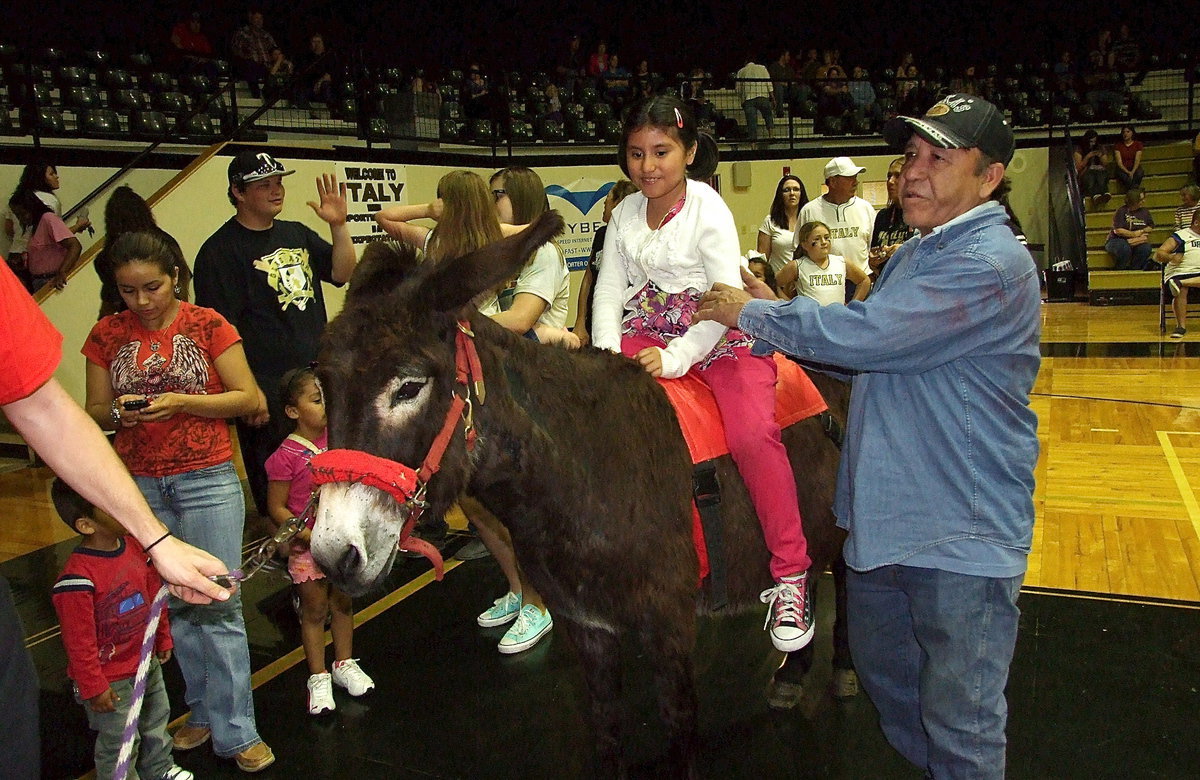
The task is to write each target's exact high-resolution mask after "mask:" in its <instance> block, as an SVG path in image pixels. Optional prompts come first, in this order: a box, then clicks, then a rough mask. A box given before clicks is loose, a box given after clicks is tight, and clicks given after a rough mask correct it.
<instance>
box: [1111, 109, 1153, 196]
mask: <svg viewBox="0 0 1200 780" xmlns="http://www.w3.org/2000/svg"><path fill="white" fill-rule="evenodd" d="M1144 148H1145V145H1144V144H1143V143H1142V142H1141V141H1139V140H1137V131H1135V130H1134V129H1133V125H1124V126H1123V127H1121V140H1119V141H1117V143H1116V144H1115V145H1114V146H1113V151H1114V152H1115V153H1116V163H1117V181H1119V182H1121V184H1122V186H1124V187H1125V189H1127V190H1128V189H1131V188H1134V187H1141V186H1142V177H1143V176H1145V175H1146V169H1145V168H1143V167H1142V150H1143V149H1144Z"/></svg>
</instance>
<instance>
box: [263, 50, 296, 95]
mask: <svg viewBox="0 0 1200 780" xmlns="http://www.w3.org/2000/svg"><path fill="white" fill-rule="evenodd" d="M293 70H294V69H293V67H292V61H291V60H289V59H288V58H287V57H285V56H284V55H283V49H281V48H279V47H278V46H276V47H275V48H274V49H271V65H270V67H268V68H267V83H268V84H269V85H270V86H271V93H272V96H275V95H279V94H282V93H283V92H284V91H285V90H286V89H287V87H288V85H289V84H291V82H292V72H293Z"/></svg>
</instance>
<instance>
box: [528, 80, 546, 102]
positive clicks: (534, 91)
mask: <svg viewBox="0 0 1200 780" xmlns="http://www.w3.org/2000/svg"><path fill="white" fill-rule="evenodd" d="M525 99H526V100H545V99H546V90H545V89H543V88H542V87H541V86H539V85H537V84H533V83H530V85H529V87H528V88H527V89H526V90H525Z"/></svg>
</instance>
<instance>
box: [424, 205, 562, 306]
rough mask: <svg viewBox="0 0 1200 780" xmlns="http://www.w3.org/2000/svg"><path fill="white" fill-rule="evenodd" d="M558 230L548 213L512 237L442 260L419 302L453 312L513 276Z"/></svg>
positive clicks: (556, 218)
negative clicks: (461, 255)
mask: <svg viewBox="0 0 1200 780" xmlns="http://www.w3.org/2000/svg"><path fill="white" fill-rule="evenodd" d="M562 229H563V219H562V217H561V216H559V215H558V212H556V211H548V212H546V213H545V214H542V216H541V217H539V218H538V219H537V221H536V222H534V223H533V224H531V225H530V226H529V227H528V228H526V229H525V230H522V231H521V232H520V233H517V234H516V235H513V236H509V237H508V238H504V239H501V240H499V241H497V242H495V243H493V244H488V245H487V246H485V247H483V248H482V249H479V250H476V251H474V252H471V253H470V254H468V255H464V256H463V257H459V258H457V259H455V260H443V261H442V262H441V263H439V264H438V266H437V268H436V269H434V271H433V273H431V274H430V275H429V276H428V277H427V278H426V279H425V280H424V281H422V283H421V295H420V298H421V299H424V300H426V301H428V302H429V304H430V306H431V307H432V308H433V309H434V310H435V311H441V312H451V311H457V310H458V309H460V308H462V307H463V306H465V305H466V304H467V303H469V302H470V301H471V300H473V299H474V298H475V297H476V296H478V295H479V294H480V293H482V292H486V291H487V290H492V289H495V288H496V287H497V286H498V285H499V284H500V283H501V282H503V281H505V280H506V279H511V278H512V277H514V276H516V275H517V272H518V271H520V270H521V268H522V267H523V266H524V265H525V263H526V262H528V261H529V258H530V257H531V256H532V255H533V253H534V252H536V251H537V250H538V248H539V247H540V246H542V244H545V243H546V242H547V241H549V240H550V239H552V238H554V237H555V236H557V235H558V234H559V233H561V232H562Z"/></svg>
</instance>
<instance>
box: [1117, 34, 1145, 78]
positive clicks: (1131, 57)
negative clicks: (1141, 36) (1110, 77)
mask: <svg viewBox="0 0 1200 780" xmlns="http://www.w3.org/2000/svg"><path fill="white" fill-rule="evenodd" d="M1111 51H1112V66H1113V70H1115V71H1116V72H1117V73H1124V74H1132V81H1131V82H1130V83H1131V84H1133V85H1134V86H1137V85H1138V84H1141V83H1142V80H1143V79H1145V78H1146V71H1145V69H1144V68H1143V66H1142V47H1141V44H1139V43H1138V41H1137V39H1136V38H1134V37H1133V33H1132V32H1130V29H1129V25H1128V24H1126V23H1122V24H1121V26H1120V28H1118V30H1117V38H1116V40H1115V41H1113V43H1112V49H1111Z"/></svg>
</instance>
